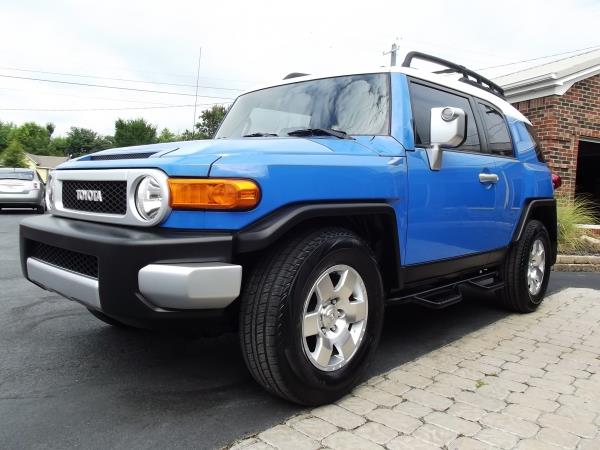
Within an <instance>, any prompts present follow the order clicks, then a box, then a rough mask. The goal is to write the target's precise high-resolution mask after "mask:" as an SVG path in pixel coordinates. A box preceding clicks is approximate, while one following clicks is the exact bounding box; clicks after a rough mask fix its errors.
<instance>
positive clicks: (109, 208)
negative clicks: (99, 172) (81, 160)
mask: <svg viewBox="0 0 600 450" xmlns="http://www.w3.org/2000/svg"><path fill="white" fill-rule="evenodd" d="M78 189H83V190H92V191H100V192H101V193H102V201H91V200H77V192H76V191H77V190H78ZM62 202H63V206H64V207H65V208H66V209H72V210H75V211H86V212H93V213H99V214H119V215H124V214H125V213H126V212H127V181H79V180H76V181H75V180H65V181H63V182H62Z"/></svg>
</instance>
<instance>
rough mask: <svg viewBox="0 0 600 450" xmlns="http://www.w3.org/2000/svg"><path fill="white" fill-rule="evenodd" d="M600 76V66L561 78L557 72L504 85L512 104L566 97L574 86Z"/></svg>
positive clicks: (507, 97)
mask: <svg viewBox="0 0 600 450" xmlns="http://www.w3.org/2000/svg"><path fill="white" fill-rule="evenodd" d="M598 74H600V65H598V64H597V65H594V66H592V67H588V68H587V69H584V70H580V71H578V72H575V73H572V74H569V75H566V76H563V77H559V76H558V74H557V73H556V72H553V73H548V74H545V75H540V76H537V77H534V78H529V79H524V80H520V81H516V82H513V83H510V84H506V85H504V86H503V87H504V92H505V95H506V99H507V100H508V101H509V102H511V103H515V102H520V101H524V100H532V99H534V98H541V97H548V96H550V95H564V94H565V93H566V92H567V91H568V90H569V89H570V88H571V87H573V85H574V84H575V83H577V82H579V81H582V80H585V79H586V78H590V77H593V76H595V75H598Z"/></svg>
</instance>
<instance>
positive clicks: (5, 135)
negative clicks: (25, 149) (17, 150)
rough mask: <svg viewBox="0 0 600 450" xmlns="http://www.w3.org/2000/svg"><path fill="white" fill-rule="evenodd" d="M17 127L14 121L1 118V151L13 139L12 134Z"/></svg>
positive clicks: (0, 151)
mask: <svg viewBox="0 0 600 450" xmlns="http://www.w3.org/2000/svg"><path fill="white" fill-rule="evenodd" d="M16 128H17V127H16V126H15V124H14V123H12V122H2V121H1V120H0V153H2V150H4V149H5V148H6V147H8V144H9V142H10V141H11V139H12V135H13V133H14V131H15V129H16Z"/></svg>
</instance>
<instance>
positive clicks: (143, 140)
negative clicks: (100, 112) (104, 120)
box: [114, 118, 156, 147]
mask: <svg viewBox="0 0 600 450" xmlns="http://www.w3.org/2000/svg"><path fill="white" fill-rule="evenodd" d="M114 140H115V146H117V147H128V146H130V145H143V144H154V143H155V142H156V126H154V125H150V124H149V123H147V122H146V121H145V120H144V119H141V118H140V119H132V120H127V121H125V120H123V119H117V121H116V122H115V138H114Z"/></svg>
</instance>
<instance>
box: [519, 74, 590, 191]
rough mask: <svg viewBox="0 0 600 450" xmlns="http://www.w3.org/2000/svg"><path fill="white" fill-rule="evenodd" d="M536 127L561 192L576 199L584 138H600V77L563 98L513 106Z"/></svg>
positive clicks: (556, 96) (559, 96) (544, 98)
mask: <svg viewBox="0 0 600 450" xmlns="http://www.w3.org/2000/svg"><path fill="white" fill-rule="evenodd" d="M513 106H514V107H515V108H517V109H518V110H519V111H521V112H522V113H523V114H524V115H525V116H527V118H528V119H529V120H530V121H531V123H532V124H533V126H534V127H535V129H536V131H537V133H538V136H539V138H540V141H541V145H542V150H543V152H544V155H545V156H546V159H547V160H548V163H549V164H550V167H552V170H553V171H554V172H556V173H557V174H559V175H560V176H561V177H562V180H563V187H562V188H561V191H563V192H564V193H567V194H569V195H570V196H573V194H574V193H575V176H576V173H577V149H578V144H579V140H580V139H581V138H586V137H588V138H594V139H600V75H595V76H593V77H590V78H587V79H585V80H582V81H579V82H578V83H575V84H574V85H573V86H572V87H571V88H570V89H569V90H568V91H567V92H566V93H565V94H564V95H551V96H548V97H542V98H536V99H533V100H526V101H522V102H517V103H514V104H513Z"/></svg>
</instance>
